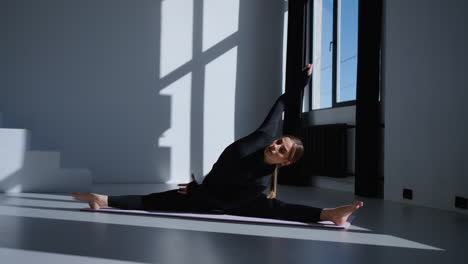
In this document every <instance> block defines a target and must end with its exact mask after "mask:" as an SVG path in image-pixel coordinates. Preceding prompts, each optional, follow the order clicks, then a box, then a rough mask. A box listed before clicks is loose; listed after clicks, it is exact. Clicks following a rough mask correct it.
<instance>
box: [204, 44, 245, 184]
mask: <svg viewBox="0 0 468 264" xmlns="http://www.w3.org/2000/svg"><path fill="white" fill-rule="evenodd" d="M236 69H237V47H234V48H232V49H231V50H229V51H227V52H226V53H224V54H223V55H221V56H220V57H218V58H216V59H215V60H213V61H211V62H210V63H209V64H208V65H207V66H206V71H205V104H204V111H203V120H204V124H203V131H204V133H203V152H204V157H203V175H206V174H207V173H208V172H209V171H210V170H211V167H212V166H213V164H214V163H215V162H216V160H217V159H218V157H219V155H220V154H221V152H222V151H223V149H224V148H226V147H227V146H228V145H229V144H231V143H232V142H234V121H235V120H234V117H235V105H236V104H235V95H236V93H235V92H236V73H237V72H236Z"/></svg>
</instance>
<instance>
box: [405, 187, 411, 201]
mask: <svg viewBox="0 0 468 264" xmlns="http://www.w3.org/2000/svg"><path fill="white" fill-rule="evenodd" d="M403 198H404V199H408V200H413V190H411V189H403Z"/></svg>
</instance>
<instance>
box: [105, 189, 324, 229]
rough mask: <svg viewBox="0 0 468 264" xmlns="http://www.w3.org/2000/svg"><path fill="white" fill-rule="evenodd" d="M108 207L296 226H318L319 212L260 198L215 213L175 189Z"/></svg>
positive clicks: (117, 199) (121, 199) (113, 201)
mask: <svg viewBox="0 0 468 264" xmlns="http://www.w3.org/2000/svg"><path fill="white" fill-rule="evenodd" d="M108 204H109V206H110V207H115V208H120V209H126V210H145V211H172V212H198V213H223V214H230V215H239V216H250V217H260V218H273V219H281V220H289V221H300V222H318V221H320V213H321V212H322V209H321V208H315V207H311V206H305V205H300V204H289V203H285V202H282V201H280V200H277V199H268V198H266V196H265V195H263V194H262V195H261V196H259V197H258V198H256V199H255V200H252V201H249V202H247V203H245V204H244V205H242V206H240V207H238V208H235V209H230V210H216V209H213V208H216V207H215V206H214V204H213V203H211V201H209V200H205V201H202V200H200V199H194V198H193V197H191V196H190V195H186V194H180V193H178V190H177V189H176V190H171V191H166V192H161V193H152V194H148V195H143V196H142V195H125V196H109V197H108Z"/></svg>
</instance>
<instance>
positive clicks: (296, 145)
mask: <svg viewBox="0 0 468 264" xmlns="http://www.w3.org/2000/svg"><path fill="white" fill-rule="evenodd" d="M283 137H289V138H290V139H291V140H292V141H293V148H292V151H291V153H290V154H289V157H288V160H289V161H290V162H291V163H294V162H296V161H298V160H299V159H301V157H302V155H303V154H304V145H303V144H302V141H301V140H300V139H299V138H297V137H294V136H291V135H285V136H283ZM278 170H279V165H276V167H275V170H274V171H273V175H272V177H271V180H270V188H269V190H268V195H267V198H268V199H274V198H276V189H277V182H278Z"/></svg>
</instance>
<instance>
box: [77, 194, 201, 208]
mask: <svg viewBox="0 0 468 264" xmlns="http://www.w3.org/2000/svg"><path fill="white" fill-rule="evenodd" d="M70 195H71V196H73V198H75V199H76V200H80V201H85V202H87V203H88V204H89V207H90V208H92V209H94V210H97V209H99V208H101V207H106V206H109V207H114V208H119V209H124V210H145V211H202V210H205V207H206V206H205V205H204V203H203V201H199V200H197V199H194V197H192V196H190V197H189V195H186V194H181V193H179V190H177V189H176V190H170V191H166V192H160V193H152V194H148V195H122V196H108V195H102V194H96V193H70Z"/></svg>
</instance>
